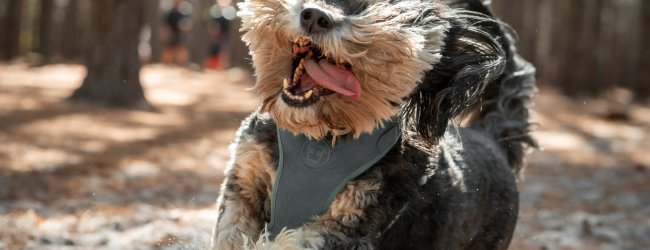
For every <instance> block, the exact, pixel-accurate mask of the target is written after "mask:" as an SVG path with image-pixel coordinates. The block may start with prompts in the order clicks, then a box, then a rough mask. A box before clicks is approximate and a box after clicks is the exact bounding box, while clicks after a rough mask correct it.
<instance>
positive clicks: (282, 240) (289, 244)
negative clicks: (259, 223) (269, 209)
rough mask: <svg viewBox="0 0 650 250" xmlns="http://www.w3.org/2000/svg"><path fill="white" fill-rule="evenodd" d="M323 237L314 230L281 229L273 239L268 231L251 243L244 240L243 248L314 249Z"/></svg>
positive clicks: (258, 249) (321, 241)
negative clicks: (244, 245)
mask: <svg viewBox="0 0 650 250" xmlns="http://www.w3.org/2000/svg"><path fill="white" fill-rule="evenodd" d="M323 242H324V241H323V238H322V237H321V236H320V235H318V234H317V233H316V232H314V231H311V230H305V229H298V230H287V229H283V230H282V231H281V232H280V233H279V234H278V235H277V236H275V239H274V240H270V237H269V234H268V233H263V234H262V235H261V236H260V237H259V239H257V241H256V242H255V243H254V244H253V243H252V241H247V242H246V247H245V248H244V249H251V250H252V249H255V250H316V249H319V248H320V247H321V246H322V245H323Z"/></svg>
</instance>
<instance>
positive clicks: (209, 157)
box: [0, 65, 650, 250]
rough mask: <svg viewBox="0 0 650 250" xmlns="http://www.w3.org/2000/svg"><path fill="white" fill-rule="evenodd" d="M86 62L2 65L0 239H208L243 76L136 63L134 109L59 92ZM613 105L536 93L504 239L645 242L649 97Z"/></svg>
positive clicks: (120, 245) (167, 242) (97, 245)
mask: <svg viewBox="0 0 650 250" xmlns="http://www.w3.org/2000/svg"><path fill="white" fill-rule="evenodd" d="M84 73H85V70H84V68H83V67H82V66H76V65H53V66H47V67H42V68H28V67H26V66H24V65H0V249H23V248H28V249H29V248H31V249H42V248H64V249H65V248H78V249H151V248H154V249H155V248H163V249H165V248H168V249H203V248H205V246H206V245H207V244H208V241H209V238H210V230H211V227H212V226H213V223H214V220H215V217H216V210H215V207H214V202H215V200H216V197H217V192H218V189H219V185H220V183H221V181H222V178H223V166H224V164H225V162H226V161H227V160H228V150H227V145H228V144H229V143H230V142H231V141H232V140H233V139H234V133H235V129H236V128H237V126H238V125H239V122H240V121H241V119H242V118H244V117H245V116H246V115H247V114H248V113H250V112H251V111H252V110H253V109H255V107H256V103H257V100H256V99H255V98H254V97H253V96H251V94H250V93H249V92H246V91H245V89H246V88H248V87H250V82H251V80H250V76H247V75H246V74H244V73H242V72H241V71H236V70H233V71H227V72H209V73H199V72H193V71H189V70H185V69H180V68H174V67H167V66H161V65H153V66H147V67H145V68H144V69H143V71H142V81H143V83H144V87H145V90H146V95H147V97H148V99H149V101H150V102H151V103H152V104H153V105H154V106H155V107H156V108H157V112H145V111H128V110H109V109H104V108H98V107H91V106H75V105H71V104H68V103H66V102H63V99H64V98H66V97H67V96H68V95H69V94H71V93H72V91H73V90H74V88H75V87H77V86H78V85H79V84H80V83H81V81H82V79H83V75H84ZM617 105H618V104H613V103H611V102H609V101H605V100H595V99H594V100H591V99H580V100H577V99H575V100H574V99H570V98H567V97H564V96H561V95H558V94H556V93H554V92H552V91H548V90H544V89H543V91H542V92H541V93H540V95H539V98H537V112H536V113H535V120H536V121H537V123H538V125H537V127H538V132H536V133H535V135H536V137H537V138H538V139H539V141H540V144H541V147H542V149H543V150H542V151H537V152H534V153H533V154H532V155H531V157H530V158H529V166H528V168H527V170H526V171H525V173H524V178H523V180H522V181H521V182H520V191H521V207H520V218H519V224H518V225H517V229H516V232H515V236H514V240H513V244H512V248H511V249H522V250H528V249H650V237H648V235H650V217H649V216H648V214H650V153H648V152H650V118H649V117H650V108H648V107H644V106H640V105H629V106H624V107H623V108H621V107H620V105H618V106H617ZM611 107H618V108H617V109H616V110H614V111H616V112H617V113H616V114H617V116H612V115H611V113H612V112H611V111H612V110H611ZM620 110H623V111H625V112H626V113H625V115H626V116H623V117H624V118H625V120H621V119H618V118H617V119H612V117H614V118H616V117H618V116H620V115H619V114H618V113H620Z"/></svg>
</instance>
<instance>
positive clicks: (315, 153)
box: [301, 141, 331, 168]
mask: <svg viewBox="0 0 650 250" xmlns="http://www.w3.org/2000/svg"><path fill="white" fill-rule="evenodd" d="M330 153H331V150H330V146H329V144H327V142H325V141H307V142H305V144H304V145H303V146H302V152H301V154H302V162H303V163H304V164H305V165H307V166H308V167H310V168H319V167H322V166H324V165H325V163H327V161H328V160H329V158H330Z"/></svg>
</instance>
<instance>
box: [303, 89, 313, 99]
mask: <svg viewBox="0 0 650 250" xmlns="http://www.w3.org/2000/svg"><path fill="white" fill-rule="evenodd" d="M312 94H314V91H313V90H311V89H310V90H309V91H307V93H305V99H309V97H311V95H312Z"/></svg>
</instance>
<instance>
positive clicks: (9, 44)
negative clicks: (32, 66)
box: [2, 0, 23, 60]
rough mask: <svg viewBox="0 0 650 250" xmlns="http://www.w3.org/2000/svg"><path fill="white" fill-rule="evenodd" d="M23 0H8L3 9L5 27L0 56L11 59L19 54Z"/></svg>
mask: <svg viewBox="0 0 650 250" xmlns="http://www.w3.org/2000/svg"><path fill="white" fill-rule="evenodd" d="M22 7H23V0H9V3H8V4H7V9H6V10H5V11H6V12H5V13H6V14H5V27H4V33H3V35H2V37H3V38H2V56H3V59H5V60H11V59H14V58H16V57H18V56H19V55H20V21H21V16H22V13H23V9H22Z"/></svg>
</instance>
